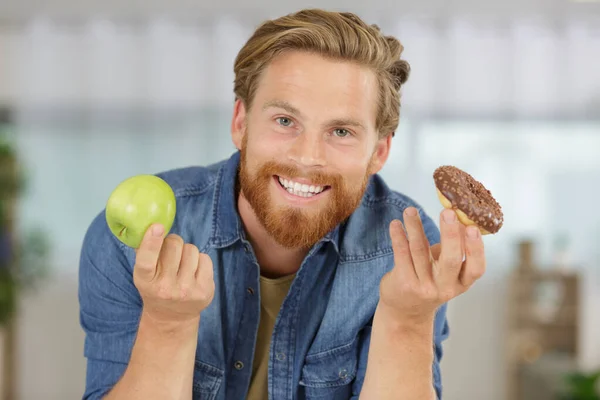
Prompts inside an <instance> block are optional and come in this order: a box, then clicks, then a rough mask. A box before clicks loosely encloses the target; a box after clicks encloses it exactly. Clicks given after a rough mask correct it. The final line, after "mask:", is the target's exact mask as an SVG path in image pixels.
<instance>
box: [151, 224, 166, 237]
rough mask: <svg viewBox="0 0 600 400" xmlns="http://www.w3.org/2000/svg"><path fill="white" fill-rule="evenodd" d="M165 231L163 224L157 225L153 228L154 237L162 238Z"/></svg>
mask: <svg viewBox="0 0 600 400" xmlns="http://www.w3.org/2000/svg"><path fill="white" fill-rule="evenodd" d="M164 231H165V230H164V228H163V226H162V225H161V224H156V225H154V226H153V227H152V235H153V236H162V234H163V232H164Z"/></svg>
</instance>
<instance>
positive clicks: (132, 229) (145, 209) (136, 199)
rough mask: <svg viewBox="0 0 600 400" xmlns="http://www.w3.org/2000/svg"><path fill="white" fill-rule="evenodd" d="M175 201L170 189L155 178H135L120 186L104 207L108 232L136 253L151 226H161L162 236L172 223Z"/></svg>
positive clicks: (141, 176) (162, 181)
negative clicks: (162, 229) (163, 230)
mask: <svg viewBox="0 0 600 400" xmlns="http://www.w3.org/2000/svg"><path fill="white" fill-rule="evenodd" d="M175 210H176V201H175V193H173V189H171V186H169V184H168V183H167V182H165V181H164V180H162V179H161V178H159V177H157V176H154V175H137V176H133V177H131V178H128V179H126V180H124V181H123V182H121V183H120V184H119V185H118V186H117V187H116V188H115V190H114V191H113V192H112V193H111V195H110V197H109V199H108V202H107V204H106V222H107V223H108V227H109V228H110V231H111V232H112V233H113V234H114V235H115V236H116V237H117V238H118V239H119V240H120V241H121V242H123V243H124V244H125V245H127V246H129V247H131V248H134V249H137V248H138V247H139V246H140V243H141V242H142V238H143V237H144V234H145V233H146V231H147V230H148V228H149V227H150V225H152V224H156V223H159V224H162V225H163V226H164V228H165V235H166V234H167V233H168V232H169V231H170V230H171V227H172V226H173V221H175Z"/></svg>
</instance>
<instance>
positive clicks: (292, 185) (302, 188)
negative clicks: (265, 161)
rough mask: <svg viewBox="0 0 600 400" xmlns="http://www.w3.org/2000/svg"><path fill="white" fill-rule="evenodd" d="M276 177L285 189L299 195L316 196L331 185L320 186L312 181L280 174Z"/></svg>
mask: <svg viewBox="0 0 600 400" xmlns="http://www.w3.org/2000/svg"><path fill="white" fill-rule="evenodd" d="M275 178H276V179H277V181H278V182H279V185H281V187H282V188H283V189H285V190H286V191H287V192H288V193H290V194H292V195H294V196H298V197H307V198H308V197H314V196H316V195H318V194H320V193H322V192H324V191H326V190H327V189H329V188H330V186H319V185H314V184H310V183H300V182H295V181H293V180H290V179H285V178H282V177H280V176H276V177H275Z"/></svg>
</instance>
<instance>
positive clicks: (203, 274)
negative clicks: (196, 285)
mask: <svg viewBox="0 0 600 400" xmlns="http://www.w3.org/2000/svg"><path fill="white" fill-rule="evenodd" d="M213 276H214V271H213V262H212V259H211V258H210V257H209V255H208V254H205V253H199V255H198V268H197V269H196V280H197V281H198V282H200V283H205V282H209V281H212V280H213Z"/></svg>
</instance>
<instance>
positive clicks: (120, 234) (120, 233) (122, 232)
mask: <svg viewBox="0 0 600 400" xmlns="http://www.w3.org/2000/svg"><path fill="white" fill-rule="evenodd" d="M126 229H127V228H126V227H123V229H121V232H119V236H123V234H124V233H125V230H126Z"/></svg>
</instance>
